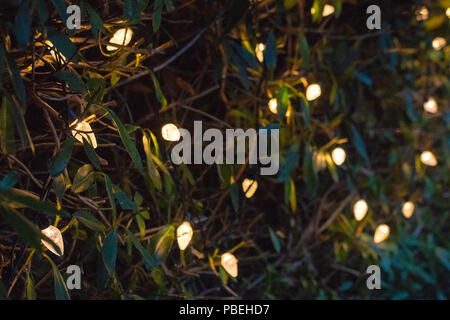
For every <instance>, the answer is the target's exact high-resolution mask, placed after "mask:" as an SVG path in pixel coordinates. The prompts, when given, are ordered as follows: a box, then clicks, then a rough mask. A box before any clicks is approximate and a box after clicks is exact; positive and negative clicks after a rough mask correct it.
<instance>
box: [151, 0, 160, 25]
mask: <svg viewBox="0 0 450 320" xmlns="http://www.w3.org/2000/svg"><path fill="white" fill-rule="evenodd" d="M162 10H163V1H162V0H156V1H155V4H154V5H153V19H152V27H153V33H156V31H158V30H159V27H160V26H161V15H162Z"/></svg>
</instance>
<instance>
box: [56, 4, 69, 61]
mask: <svg viewBox="0 0 450 320" xmlns="http://www.w3.org/2000/svg"><path fill="white" fill-rule="evenodd" d="M52 2H53V5H54V6H55V8H56V11H57V12H58V14H59V16H60V18H61V19H62V20H63V21H64V22H65V21H67V18H68V17H69V15H68V14H67V6H66V4H65V3H64V0H52ZM66 57H67V56H66Z"/></svg>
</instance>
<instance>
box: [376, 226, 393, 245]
mask: <svg viewBox="0 0 450 320" xmlns="http://www.w3.org/2000/svg"><path fill="white" fill-rule="evenodd" d="M389 233H390V228H389V226H388V225H386V224H380V225H379V226H378V227H377V229H376V230H375V235H374V236H373V242H375V243H381V242H383V241H384V240H386V239H387V237H389Z"/></svg>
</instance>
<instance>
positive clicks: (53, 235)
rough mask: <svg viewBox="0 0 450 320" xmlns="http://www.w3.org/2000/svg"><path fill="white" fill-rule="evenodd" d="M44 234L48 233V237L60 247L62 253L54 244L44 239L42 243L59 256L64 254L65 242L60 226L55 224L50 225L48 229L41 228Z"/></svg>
mask: <svg viewBox="0 0 450 320" xmlns="http://www.w3.org/2000/svg"><path fill="white" fill-rule="evenodd" d="M41 232H42V234H44V235H46V236H47V237H48V238H50V239H51V240H52V241H53V242H54V243H55V244H56V246H57V247H58V248H59V251H61V254H59V253H58V252H57V251H56V250H55V248H54V247H53V244H51V243H49V242H47V241H45V240H44V239H42V240H41V241H42V244H43V245H44V246H45V247H46V248H47V249H48V250H50V251H51V252H53V253H54V254H56V255H57V256H62V255H63V254H64V242H63V238H62V235H61V231H59V229H58V228H56V227H54V226H49V227H48V228H47V229H44V230H41Z"/></svg>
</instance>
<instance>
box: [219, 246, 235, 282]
mask: <svg viewBox="0 0 450 320" xmlns="http://www.w3.org/2000/svg"><path fill="white" fill-rule="evenodd" d="M220 260H221V261H220V262H221V264H222V267H223V268H224V269H225V271H226V272H228V274H229V275H230V276H232V277H233V278H236V277H237V276H238V265H237V263H238V260H237V259H236V257H235V256H234V255H233V254H231V253H229V252H227V253H224V254H223V255H222V256H221V258H220Z"/></svg>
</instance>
